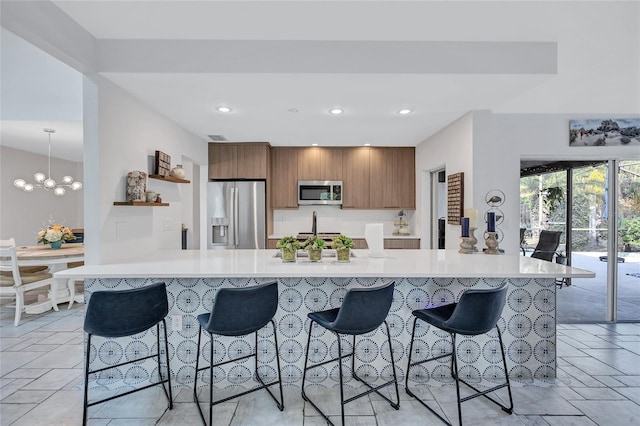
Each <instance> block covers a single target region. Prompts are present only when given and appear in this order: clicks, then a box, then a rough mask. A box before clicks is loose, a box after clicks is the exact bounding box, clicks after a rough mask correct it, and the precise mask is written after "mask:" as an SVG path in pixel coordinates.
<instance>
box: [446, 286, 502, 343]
mask: <svg viewBox="0 0 640 426" xmlns="http://www.w3.org/2000/svg"><path fill="white" fill-rule="evenodd" d="M508 288H509V286H508V285H503V286H502V287H498V288H489V289H468V290H465V291H464V292H463V293H462V296H460V300H459V301H458V304H457V305H456V307H455V309H454V311H453V313H452V314H451V317H450V318H449V319H448V320H447V321H446V322H445V323H444V324H443V325H444V326H445V327H446V328H447V329H449V330H451V331H454V332H456V333H459V334H463V335H467V336H475V335H478V334H484V333H486V332H488V331H489V330H491V329H492V328H494V327H495V326H496V324H497V323H498V320H499V319H500V315H502V309H503V308H504V305H505V302H506V300H507V289H508Z"/></svg>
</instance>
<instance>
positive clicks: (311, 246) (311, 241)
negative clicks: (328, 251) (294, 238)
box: [300, 236, 326, 251]
mask: <svg viewBox="0 0 640 426" xmlns="http://www.w3.org/2000/svg"><path fill="white" fill-rule="evenodd" d="M300 247H301V248H302V249H304V250H307V251H309V250H318V249H323V248H325V247H326V243H325V242H324V240H323V239H322V238H318V237H315V236H314V237H309V238H307V240H306V241H305V242H303V243H302V245H301V246H300Z"/></svg>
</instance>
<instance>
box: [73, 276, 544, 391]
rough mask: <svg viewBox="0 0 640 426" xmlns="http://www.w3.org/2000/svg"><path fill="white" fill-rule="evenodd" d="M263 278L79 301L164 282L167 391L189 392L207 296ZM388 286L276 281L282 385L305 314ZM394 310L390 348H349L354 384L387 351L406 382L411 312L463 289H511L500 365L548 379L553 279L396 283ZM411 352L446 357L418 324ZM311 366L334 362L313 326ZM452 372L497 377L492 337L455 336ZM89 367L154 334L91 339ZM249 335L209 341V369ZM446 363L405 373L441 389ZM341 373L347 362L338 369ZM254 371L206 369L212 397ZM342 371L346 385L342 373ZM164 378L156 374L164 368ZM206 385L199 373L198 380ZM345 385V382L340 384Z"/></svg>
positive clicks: (121, 282)
mask: <svg viewBox="0 0 640 426" xmlns="http://www.w3.org/2000/svg"><path fill="white" fill-rule="evenodd" d="M268 280H269V279H268V278H174V279H164V280H161V279H139V278H122V279H116V278H108V279H87V280H85V298H87V300H88V299H89V298H90V296H91V293H92V292H94V291H97V290H113V289H131V288H139V287H143V286H145V285H149V284H151V283H153V282H158V281H165V282H166V284H167V291H168V296H169V316H168V318H167V327H168V335H169V351H170V354H169V358H170V363H171V375H172V380H173V386H174V387H191V386H193V380H194V375H195V361H196V360H195V356H196V345H197V339H198V322H197V320H196V317H197V315H199V314H201V313H205V312H208V311H210V310H211V307H212V304H213V298H214V296H215V294H216V291H217V290H218V289H219V288H222V287H245V286H252V285H257V284H259V283H262V282H266V281H268ZM388 280H389V278H281V279H278V289H279V292H280V294H279V309H278V312H277V313H276V316H275V321H276V326H277V330H278V336H277V337H278V343H279V345H280V357H281V362H282V378H283V381H284V384H285V385H293V386H300V384H301V381H302V370H303V366H304V346H305V344H306V338H307V333H308V330H309V321H308V319H307V313H309V312H312V311H320V310H324V309H330V308H336V307H339V306H340V304H341V303H342V298H343V296H344V294H345V293H346V291H347V290H348V289H349V288H353V287H371V286H376V285H381V284H383V283H384V282H386V281H388ZM394 281H395V282H396V289H395V294H394V299H393V305H392V306H391V310H390V312H389V315H388V317H387V321H388V323H389V327H390V330H391V333H392V341H393V344H392V348H389V347H388V344H387V343H386V338H385V336H384V335H383V333H385V332H384V331H383V330H382V329H380V330H378V331H376V332H372V333H369V334H367V335H364V336H361V337H359V338H358V339H357V343H356V351H355V353H356V358H355V368H356V370H357V371H358V373H359V374H361V375H362V376H367V377H370V378H372V379H373V378H377V377H380V376H383V377H387V376H390V374H391V371H390V370H389V369H390V366H389V362H388V361H389V356H390V350H391V351H393V356H394V359H395V362H396V369H397V373H398V376H399V377H398V379H400V377H403V378H404V376H405V373H406V369H407V359H408V353H407V352H408V351H409V343H410V340H411V330H412V326H413V318H414V317H413V315H412V314H411V311H412V310H414V309H420V308H424V307H426V306H429V305H439V304H446V303H451V302H454V301H456V300H458V299H459V297H460V294H461V293H462V292H463V291H464V290H465V289H468V288H472V287H479V288H488V287H498V286H500V285H502V283H504V282H508V283H509V285H510V289H509V294H508V297H507V304H506V306H505V308H504V311H503V313H502V317H501V319H500V321H499V327H500V329H501V331H502V332H503V338H504V342H505V351H506V354H507V366H508V367H509V376H510V377H511V378H512V379H516V380H521V381H531V380H533V379H534V378H536V379H538V378H550V377H555V374H556V345H555V339H556V328H555V297H556V295H555V285H554V279H553V278H544V279H533V278H517V279H513V278H507V279H504V278H490V279H487V278H482V279H478V278H455V279H454V278H396V279H394ZM176 315H178V316H181V317H182V329H181V330H172V329H171V323H172V317H173V316H176ZM418 324H419V326H420V328H419V331H417V339H416V343H415V344H414V352H415V355H417V357H418V358H416V359H419V358H420V357H424V358H426V357H428V356H430V355H432V354H438V353H441V352H444V351H449V350H450V348H451V341H450V339H449V336H448V334H447V333H445V332H442V331H441V330H438V329H435V328H434V327H429V326H427V325H425V324H424V323H420V322H419V323H418ZM271 333H272V331H271V327H266V328H264V329H263V330H261V331H260V332H259V338H258V348H259V359H260V367H259V371H260V374H261V376H263V377H275V374H276V363H275V345H274V344H273V339H272V338H271V337H270V334H271ZM312 333H313V337H315V339H312V346H311V349H310V360H311V361H312V362H314V363H317V362H321V361H323V360H327V359H330V357H335V356H337V344H336V341H335V336H334V335H333V334H331V333H330V332H327V331H326V330H325V329H323V328H321V327H317V326H316V327H314V329H313V330H312ZM203 342H206V344H205V343H203V347H204V350H203V351H201V353H202V355H201V356H202V359H203V360H204V361H205V362H206V363H208V362H209V353H210V347H209V345H210V342H209V340H208V337H206V335H203ZM343 342H344V345H343V351H350V349H351V345H352V340H351V338H344V339H343ZM458 342H459V343H458V344H459V347H458V356H459V368H460V374H461V376H463V377H465V378H466V379H467V380H469V381H472V382H479V381H481V380H489V381H491V380H494V379H499V378H501V377H504V374H505V372H504V369H503V368H502V362H501V358H500V347H499V342H498V338H497V333H496V332H495V331H493V332H490V333H488V334H487V335H482V336H476V337H465V336H459V340H458ZM92 345H93V346H94V347H92V352H91V353H92V355H93V354H96V355H95V357H94V358H93V359H92V360H91V362H92V367H95V368H99V367H100V366H105V367H106V366H108V365H116V364H118V363H121V362H123V361H126V360H128V359H133V358H135V357H139V356H140V355H143V354H146V353H148V352H149V351H151V350H155V346H156V345H157V344H156V337H155V329H154V330H149V331H147V332H145V333H141V334H139V335H136V336H133V337H130V338H120V339H115V340H108V339H102V338H97V337H96V338H94V340H93V342H92ZM253 345H254V338H253V336H244V337H241V338H228V337H217V336H216V337H215V338H214V348H213V356H214V360H215V361H220V360H223V359H227V358H226V357H231V358H236V357H241V356H243V355H246V354H248V353H250V351H252V350H253ZM449 359H450V358H444V359H443V362H442V363H440V364H439V363H429V364H426V365H427V366H428V367H425V366H424V365H423V366H419V367H415V368H413V369H412V370H411V375H412V380H414V381H416V382H418V383H424V384H438V383H446V382H450V381H451V380H452V379H451V376H450V371H449V361H448V360H449ZM344 365H345V367H346V366H347V365H349V366H350V362H349V363H347V361H345V364H344ZM253 368H254V366H253V362H252V361H250V360H243V361H241V362H237V363H230V364H227V365H225V366H223V367H222V368H220V367H217V368H215V369H214V378H213V380H214V382H215V386H216V387H218V388H225V387H244V386H247V387H252V386H253V385H254V381H253V380H252V374H253V373H252V371H253ZM349 368H350V367H348V368H346V376H348V377H350V375H349V374H348V369H349ZM163 370H164V367H163ZM312 373H313V375H312V377H311V378H310V380H311V381H312V382H315V383H316V384H318V385H319V386H333V385H334V384H336V383H337V380H338V379H337V365H336V363H333V364H328V365H327V366H322V367H319V368H317V369H315V370H313V371H312ZM205 376H206V378H205V380H206V381H208V373H205ZM154 377H157V366H156V365H155V364H154V363H153V361H146V362H143V363H140V364H134V365H129V366H125V367H119V368H114V369H110V370H107V371H105V372H103V373H100V375H99V376H98V377H92V378H91V382H90V387H91V388H102V389H119V388H123V387H131V386H138V385H140V384H142V383H144V382H148V381H149V379H153V378H154ZM347 380H350V379H347Z"/></svg>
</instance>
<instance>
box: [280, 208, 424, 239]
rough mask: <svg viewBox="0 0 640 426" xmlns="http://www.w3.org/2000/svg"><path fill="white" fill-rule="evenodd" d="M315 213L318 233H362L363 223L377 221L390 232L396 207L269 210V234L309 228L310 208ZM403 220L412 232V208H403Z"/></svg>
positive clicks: (396, 212)
mask: <svg viewBox="0 0 640 426" xmlns="http://www.w3.org/2000/svg"><path fill="white" fill-rule="evenodd" d="M314 211H315V212H316V214H317V217H318V219H317V222H318V233H322V232H341V233H343V234H346V235H347V236H359V237H363V236H364V226H365V225H366V224H367V223H374V222H380V223H382V224H383V225H384V234H385V235H391V234H392V233H393V231H394V230H395V229H396V227H395V226H394V225H393V222H395V221H396V220H397V214H398V212H399V211H400V210H397V211H396V210H343V209H341V208H339V207H336V206H300V208H299V209H298V210H274V211H273V235H276V236H283V235H296V234H298V233H299V232H311V222H312V215H313V212H314ZM404 212H405V221H407V222H409V232H410V233H411V235H413V232H414V231H413V229H414V228H413V224H414V222H413V216H414V213H415V212H414V211H413V210H405V211H404Z"/></svg>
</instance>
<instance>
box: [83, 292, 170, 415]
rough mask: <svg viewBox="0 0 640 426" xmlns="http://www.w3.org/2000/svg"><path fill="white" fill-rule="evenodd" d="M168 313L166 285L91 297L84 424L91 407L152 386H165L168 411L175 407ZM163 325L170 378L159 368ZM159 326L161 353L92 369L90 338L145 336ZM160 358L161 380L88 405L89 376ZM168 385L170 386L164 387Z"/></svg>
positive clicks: (86, 327) (88, 316)
mask: <svg viewBox="0 0 640 426" xmlns="http://www.w3.org/2000/svg"><path fill="white" fill-rule="evenodd" d="M167 313H169V304H168V302H167V289H166V286H165V284H164V283H163V282H160V283H155V284H152V285H149V286H146V287H142V288H136V289H133V290H113V291H96V292H94V293H93V294H92V295H91V299H89V304H88V306H87V312H86V316H85V319H84V331H85V332H86V333H87V354H86V357H85V374H84V407H83V414H82V415H83V417H82V424H83V425H86V424H87V409H88V407H91V406H92V405H96V404H100V403H102V402H106V401H110V400H112V399H115V398H120V397H122V396H125V395H129V394H131V393H134V392H138V391H141V390H144V389H147V388H150V387H152V386H156V385H162V389H163V390H164V393H165V395H167V398H168V399H169V409H170V410H171V409H172V408H173V398H172V394H171V371H170V369H169V346H168V343H167V324H166V322H165V320H164V318H165V317H166V316H167ZM160 323H162V329H163V331H164V351H165V355H166V362H167V378H166V379H163V378H162V369H161V365H160ZM153 326H155V327H156V336H157V341H158V352H157V353H154V354H151V355H148V356H145V357H142V358H137V359H134V360H131V361H127V362H123V363H120V364H117V365H112V366H109V367H105V368H100V369H97V370H90V361H89V360H90V359H91V337H92V336H100V337H106V338H118V337H125V336H132V335H134V334H138V333H142V332H143V331H145V330H148V329H150V328H152V327H153ZM151 358H157V361H158V375H159V376H160V381H158V382H155V383H151V384H149V385H146V386H143V387H141V388H138V389H134V390H130V391H128V392H124V393H121V394H119V395H115V396H111V397H109V398H105V399H101V400H97V401H93V402H89V401H88V397H89V394H88V391H89V386H88V385H89V374H93V373H99V372H101V371H105V370H109V369H111V368H115V367H120V366H123V365H127V364H132V363H134V362H139V361H142V360H145V359H151ZM165 383H167V384H168V391H167V387H165V385H164V384H165Z"/></svg>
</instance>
